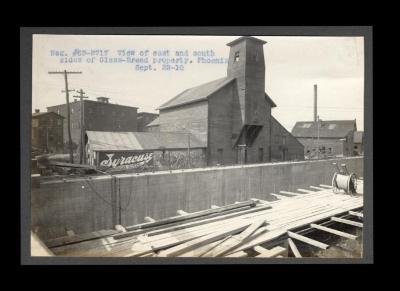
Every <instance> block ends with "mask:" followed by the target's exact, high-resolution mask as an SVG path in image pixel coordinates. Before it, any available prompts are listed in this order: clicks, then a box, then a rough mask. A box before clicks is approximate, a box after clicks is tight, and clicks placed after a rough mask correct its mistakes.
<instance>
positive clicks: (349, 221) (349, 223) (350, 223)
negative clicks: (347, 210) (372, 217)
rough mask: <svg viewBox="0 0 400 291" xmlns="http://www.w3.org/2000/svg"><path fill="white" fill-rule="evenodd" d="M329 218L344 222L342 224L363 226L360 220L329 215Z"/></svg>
mask: <svg viewBox="0 0 400 291" xmlns="http://www.w3.org/2000/svg"><path fill="white" fill-rule="evenodd" d="M331 220H333V221H336V222H340V223H344V224H348V225H353V226H357V227H363V224H362V223H361V222H356V221H352V220H348V219H344V218H339V217H335V216H333V217H331Z"/></svg>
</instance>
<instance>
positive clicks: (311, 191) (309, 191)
mask: <svg viewBox="0 0 400 291" xmlns="http://www.w3.org/2000/svg"><path fill="white" fill-rule="evenodd" d="M297 191H299V192H303V193H314V192H315V191H313V190H306V189H301V188H299V189H297Z"/></svg>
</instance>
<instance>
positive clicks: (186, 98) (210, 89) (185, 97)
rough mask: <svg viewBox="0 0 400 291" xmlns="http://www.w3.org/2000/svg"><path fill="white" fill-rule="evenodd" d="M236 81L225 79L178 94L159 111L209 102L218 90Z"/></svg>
mask: <svg viewBox="0 0 400 291" xmlns="http://www.w3.org/2000/svg"><path fill="white" fill-rule="evenodd" d="M234 79H235V78H227V77H225V78H221V79H217V80H214V81H211V82H208V83H205V84H202V85H200V86H197V87H193V88H190V89H187V90H185V91H183V92H182V93H180V94H178V95H177V96H175V97H174V98H172V99H171V100H169V101H168V102H166V103H164V104H163V105H161V106H160V107H158V108H157V109H159V110H162V109H166V108H171V107H176V106H180V105H184V104H189V103H194V102H199V101H203V100H207V98H208V96H210V95H211V94H212V93H214V92H216V91H217V90H219V89H221V88H222V87H224V86H225V85H227V84H228V83H230V82H231V81H233V80H234Z"/></svg>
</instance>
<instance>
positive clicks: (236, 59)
mask: <svg viewBox="0 0 400 291" xmlns="http://www.w3.org/2000/svg"><path fill="white" fill-rule="evenodd" d="M238 61H239V52H236V53H235V63H236V62H238Z"/></svg>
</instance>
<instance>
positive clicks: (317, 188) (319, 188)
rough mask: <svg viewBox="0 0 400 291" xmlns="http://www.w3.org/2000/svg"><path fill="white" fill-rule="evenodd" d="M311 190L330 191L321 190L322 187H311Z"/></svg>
mask: <svg viewBox="0 0 400 291" xmlns="http://www.w3.org/2000/svg"><path fill="white" fill-rule="evenodd" d="M310 188H311V189H316V190H320V191H323V190H328V189H326V188H321V187H317V186H310Z"/></svg>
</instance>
